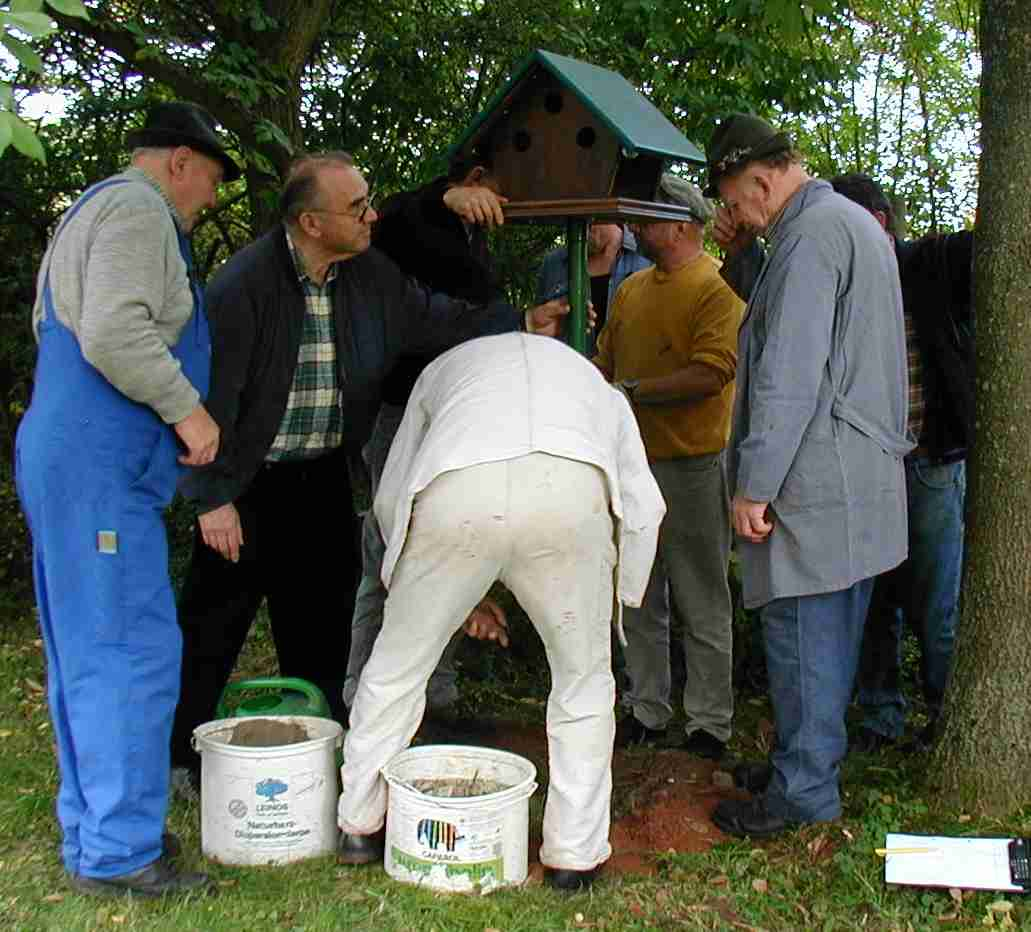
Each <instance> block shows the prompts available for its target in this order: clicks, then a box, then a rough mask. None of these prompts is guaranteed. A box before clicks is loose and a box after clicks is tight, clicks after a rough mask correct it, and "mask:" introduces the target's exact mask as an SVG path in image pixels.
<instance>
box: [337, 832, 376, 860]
mask: <svg viewBox="0 0 1031 932" xmlns="http://www.w3.org/2000/svg"><path fill="white" fill-rule="evenodd" d="M385 837H386V830H385V829H380V830H379V831H378V832H374V833H373V834H371V835H352V834H350V833H349V832H341V833H340V841H338V842H337V863H338V864H375V863H376V862H377V861H382V860H383V841H384V838H385Z"/></svg>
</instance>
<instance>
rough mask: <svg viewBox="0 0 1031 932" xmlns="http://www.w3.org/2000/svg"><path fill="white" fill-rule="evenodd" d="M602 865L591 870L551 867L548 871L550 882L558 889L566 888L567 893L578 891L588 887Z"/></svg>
mask: <svg viewBox="0 0 1031 932" xmlns="http://www.w3.org/2000/svg"><path fill="white" fill-rule="evenodd" d="M600 870H601V865H599V866H598V867H592V868H591V869H590V870H589V871H575V870H571V869H570V868H566V867H549V868H548V871H547V876H548V883H550V884H551V885H552V886H553V887H554V888H555V889H556V890H564V891H565V892H566V893H576V892H578V891H579V890H586V889H588V888H589V887H590V886H591V884H592V883H594V878H595V877H597V876H598V871H600Z"/></svg>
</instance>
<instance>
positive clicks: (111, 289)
mask: <svg viewBox="0 0 1031 932" xmlns="http://www.w3.org/2000/svg"><path fill="white" fill-rule="evenodd" d="M117 177H119V178H125V179H127V180H128V181H129V183H128V184H118V185H112V186H111V187H109V188H106V189H105V190H103V191H101V192H100V193H98V194H97V195H95V196H94V197H93V198H91V199H90V200H89V201H88V202H87V203H86V204H85V205H84V206H83V207H82V209H81V210H80V211H79V212H78V213H77V214H76V215H75V217H74V218H73V219H72V220H71V221H70V222H69V223H68V225H67V226H66V227H65V228H64V229H63V230H62V231H61V235H60V236H59V237H58V238H57V240H56V241H51V243H50V246H49V248H48V249H47V252H46V255H45V256H44V257H43V263H42V265H41V267H40V272H39V278H38V280H37V283H36V285H37V289H36V304H35V306H34V307H33V309H32V328H33V331H34V332H35V333H36V335H37V339H38V335H39V322H40V320H41V319H42V317H43V286H44V283H45V276H46V273H47V269H48V268H49V270H50V288H51V292H52V294H53V299H54V306H55V309H56V311H57V319H58V321H59V322H60V323H62V324H64V325H65V326H66V327H68V328H69V329H70V330H71V331H72V333H73V334H74V335H75V337H76V339H77V340H78V341H79V346H80V347H81V349H82V354H83V356H84V357H85V359H86V360H87V361H88V362H89V363H90V364H91V365H92V366H94V367H95V368H96V369H97V370H98V371H99V372H100V373H101V374H102V375H103V376H104V377H105V378H106V379H107V380H108V381H109V382H110V383H111V384H112V385H113V386H114V387H115V388H117V389H118V391H120V392H121V393H122V394H123V395H125V396H126V397H128V398H130V399H132V400H133V401H137V402H140V403H141V404H145V405H149V406H150V407H151V408H153V409H154V410H155V411H156V412H157V414H158V415H159V416H160V417H161V419H162V420H164V421H165V422H166V423H168V424H175V423H177V422H179V421H181V420H182V419H183V418H185V417H186V416H187V415H188V414H189V413H190V412H191V411H192V410H193V409H194V408H195V407H196V406H197V404H198V402H199V400H200V399H199V396H198V395H197V391H196V389H194V387H193V386H192V385H191V384H190V382H189V381H188V380H187V379H186V377H185V376H184V375H183V374H182V372H181V371H180V366H179V362H178V360H176V359H175V358H174V357H173V356H172V354H171V353H170V352H169V347H170V346H172V345H174V344H175V343H176V342H177V341H178V339H179V334H180V332H181V331H182V329H183V327H184V326H185V325H186V322H187V321H188V320H189V319H190V314H191V313H192V311H193V297H192V295H191V293H190V286H189V281H188V280H187V274H186V263H185V262H183V258H182V256H181V255H180V253H179V243H178V239H177V235H176V224H178V223H179V222H180V221H179V218H178V216H177V215H176V213H175V209H174V207H172V204H171V203H170V202H169V201H168V199H167V198H166V197H165V195H164V193H163V192H162V190H161V188H160V187H159V186H158V184H157V182H156V181H154V179H152V178H151V177H150V176H149V175H147V174H146V173H145V172H144V171H142V170H140V169H138V168H130V169H128V170H126V171H125V172H124V173H123V174H121V175H119V176H117Z"/></svg>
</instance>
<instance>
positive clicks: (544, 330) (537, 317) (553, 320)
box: [526, 297, 598, 337]
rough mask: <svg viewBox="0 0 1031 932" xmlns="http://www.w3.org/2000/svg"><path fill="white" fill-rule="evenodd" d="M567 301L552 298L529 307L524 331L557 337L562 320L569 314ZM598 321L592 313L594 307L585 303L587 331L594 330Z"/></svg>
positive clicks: (589, 303)
mask: <svg viewBox="0 0 1031 932" xmlns="http://www.w3.org/2000/svg"><path fill="white" fill-rule="evenodd" d="M570 310H571V308H570V307H569V299H568V298H566V297H561V298H553V299H552V300H551V301H545V302H544V304H538V305H537V306H536V307H531V308H530V309H529V310H528V311H527V312H526V329H527V331H528V332H530V333H536V334H539V335H541V336H545V337H557V336H559V335H560V334H561V332H562V318H563V317H565V315H566V314H568V313H569V312H570ZM597 321H598V315H597V314H595V313H594V305H593V304H591V302H590V301H588V302H587V331H588V333H589V332H590V331H591V330H593V329H594V326H595V324H596V323H597Z"/></svg>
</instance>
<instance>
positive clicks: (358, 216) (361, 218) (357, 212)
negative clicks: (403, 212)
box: [308, 194, 375, 223]
mask: <svg viewBox="0 0 1031 932" xmlns="http://www.w3.org/2000/svg"><path fill="white" fill-rule="evenodd" d="M370 210H375V207H373V204H372V195H371V194H370V195H369V196H368V197H367V198H365V204H364V205H363V206H362V207H355V208H353V209H351V210H327V209H326V208H324V207H313V208H312V209H311V210H309V211H308V213H310V214H336V215H337V216H338V217H351V218H352V219H354V220H357V221H358V222H359V223H365V217H366V215H367V214H368V213H369V211H370Z"/></svg>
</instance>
